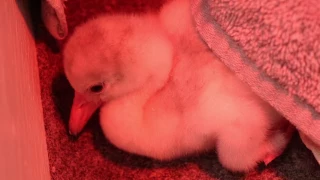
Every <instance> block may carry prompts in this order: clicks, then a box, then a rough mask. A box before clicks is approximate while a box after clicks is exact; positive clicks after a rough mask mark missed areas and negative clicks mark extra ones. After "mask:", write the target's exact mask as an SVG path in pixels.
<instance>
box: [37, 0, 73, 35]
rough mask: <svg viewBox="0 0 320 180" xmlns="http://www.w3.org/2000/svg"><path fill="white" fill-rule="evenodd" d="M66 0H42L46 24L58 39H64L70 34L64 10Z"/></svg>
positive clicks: (42, 11) (42, 13) (43, 18)
mask: <svg viewBox="0 0 320 180" xmlns="http://www.w3.org/2000/svg"><path fill="white" fill-rule="evenodd" d="M64 1H66V0H42V1H41V16H42V20H43V23H44V25H45V26H46V28H47V30H48V31H49V32H50V34H51V35H52V36H53V37H54V38H56V39H59V40H61V39H64V38H65V37H66V36H67V35H68V25H67V20H66V15H65V11H64Z"/></svg>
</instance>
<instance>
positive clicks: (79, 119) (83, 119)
mask: <svg viewBox="0 0 320 180" xmlns="http://www.w3.org/2000/svg"><path fill="white" fill-rule="evenodd" d="M100 106H101V103H97V102H88V101H87V100H86V99H85V97H84V96H83V95H82V94H80V93H78V92H75V96H74V99H73V103H72V108H71V114H70V119H69V134H71V135H78V134H79V133H80V132H81V131H82V129H83V128H84V126H85V125H86V124H87V122H88V121H89V119H90V117H91V116H92V114H93V113H94V112H95V111H96V110H97V109H98V108H99V107H100Z"/></svg>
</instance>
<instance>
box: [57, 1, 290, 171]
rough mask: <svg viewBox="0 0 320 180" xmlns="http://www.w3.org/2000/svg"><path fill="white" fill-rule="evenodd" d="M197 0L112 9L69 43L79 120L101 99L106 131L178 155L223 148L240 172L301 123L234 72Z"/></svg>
mask: <svg viewBox="0 0 320 180" xmlns="http://www.w3.org/2000/svg"><path fill="white" fill-rule="evenodd" d="M189 8H190V4H189V2H188V1H187V0H181V1H180V0H177V1H173V2H170V3H168V4H166V5H165V6H164V7H163V8H162V10H161V12H160V14H145V15H136V16H135V15H124V14H119V15H103V16H100V17H98V18H96V19H93V20H89V21H88V22H86V23H84V24H82V25H80V26H79V27H78V28H77V29H76V30H75V32H74V33H73V35H72V36H71V37H70V39H69V40H68V42H67V44H66V46H65V49H64V54H63V55H64V68H65V73H66V76H67V78H68V80H69V82H70V84H71V85H72V87H73V88H74V89H75V98H74V102H73V106H72V112H71V117H70V121H69V129H70V133H71V134H74V135H76V134H78V133H79V132H80V131H81V130H82V128H83V127H84V126H85V124H86V123H87V121H88V120H89V118H90V116H91V115H92V113H93V112H94V111H95V110H96V109H97V108H99V107H100V124H101V127H102V130H103V133H104V134H105V136H106V138H107V139H108V140H109V141H110V142H111V143H112V144H114V145H115V146H117V147H118V148H120V149H123V150H125V151H128V152H130V153H134V154H139V155H142V156H147V157H151V158H155V159H159V160H171V159H174V158H178V157H181V156H186V155H190V154H194V153H200V152H203V151H208V150H213V149H214V148H215V149H216V151H217V154H218V157H219V160H220V162H221V163H222V165H223V166H224V167H225V168H227V169H229V170H231V171H249V170H251V169H253V168H254V167H255V166H256V165H257V163H258V162H262V161H264V162H265V163H266V164H267V163H268V162H270V161H271V160H273V159H274V158H275V157H277V156H278V155H280V154H281V153H282V151H283V150H284V148H285V147H286V145H287V143H288V141H289V140H290V138H291V134H292V129H293V128H292V126H291V125H290V124H289V123H288V122H287V121H285V120H284V118H283V117H282V116H281V115H280V114H278V113H277V112H276V111H275V110H274V109H273V108H272V107H271V106H270V105H268V104H267V103H265V102H264V101H262V100H261V99H260V98H259V97H258V96H256V95H255V94H254V93H253V92H252V91H251V90H250V88H249V87H248V86H247V85H246V84H244V83H242V82H241V81H240V80H239V79H237V78H236V77H235V75H234V74H233V73H232V72H230V71H229V70H228V69H227V67H225V65H223V64H222V63H221V62H220V61H219V60H218V59H217V58H216V57H215V56H214V55H213V53H212V51H210V50H209V49H208V48H207V47H206V46H205V44H204V43H203V42H202V41H201V40H200V38H199V37H198V35H197V33H196V31H195V29H194V26H193V25H192V19H191V14H190V9H189Z"/></svg>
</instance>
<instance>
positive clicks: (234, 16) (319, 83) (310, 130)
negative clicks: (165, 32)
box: [192, 0, 320, 162]
mask: <svg viewBox="0 0 320 180" xmlns="http://www.w3.org/2000/svg"><path fill="white" fill-rule="evenodd" d="M192 4H193V5H192V14H193V17H194V20H195V25H196V28H197V31H198V32H199V35H200V37H201V38H202V39H203V40H204V41H205V42H206V43H207V45H208V47H210V48H211V49H212V51H213V53H215V54H216V55H217V56H218V57H219V58H220V59H221V61H222V62H223V63H225V64H226V65H227V66H228V67H229V68H230V69H231V70H232V71H234V72H235V73H236V74H237V76H238V77H239V78H240V79H242V80H243V81H245V82H246V83H248V84H249V85H250V86H251V88H252V89H253V91H254V92H255V93H257V94H258V95H259V96H260V97H261V98H263V99H264V100H265V101H267V102H269V103H270V104H271V105H272V106H273V107H274V108H276V109H277V110H278V111H279V112H280V113H282V114H283V115H284V116H285V117H286V118H287V119H288V120H289V121H290V122H291V123H292V124H293V125H295V126H296V128H297V129H298V130H299V131H300V135H301V134H302V135H301V137H302V139H303V141H304V143H305V144H306V146H307V147H308V148H309V149H310V150H312V152H313V153H314V155H315V157H316V158H317V160H318V162H319V160H320V158H319V152H320V3H319V2H318V1H317V0H259V1H256V0H193V2H192Z"/></svg>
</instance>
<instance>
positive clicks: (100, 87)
mask: <svg viewBox="0 0 320 180" xmlns="http://www.w3.org/2000/svg"><path fill="white" fill-rule="evenodd" d="M102 90H103V85H102V84H97V85H94V86H91V87H90V91H91V92H93V93H99V92H101V91H102Z"/></svg>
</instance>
